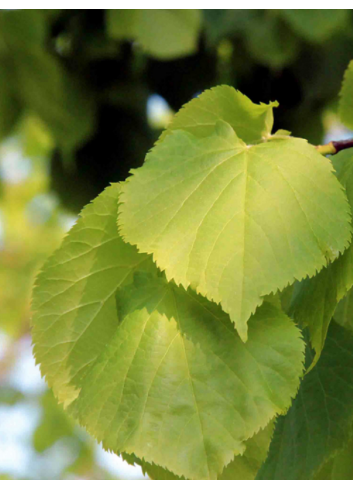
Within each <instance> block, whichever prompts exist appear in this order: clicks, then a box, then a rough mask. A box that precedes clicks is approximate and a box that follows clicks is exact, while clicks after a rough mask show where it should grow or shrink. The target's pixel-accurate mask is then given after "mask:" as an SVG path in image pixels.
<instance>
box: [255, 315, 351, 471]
mask: <svg viewBox="0 0 353 489" xmlns="http://www.w3.org/2000/svg"><path fill="white" fill-rule="evenodd" d="M352 352H353V336H352V334H351V333H350V332H348V331H347V330H345V329H343V328H342V327H340V326H338V325H337V324H335V323H333V324H331V326H330V329H329V332H328V335H327V340H326V344H325V348H324V350H323V352H322V354H321V357H320V360H319V361H318V363H317V365H316V366H315V368H313V369H312V370H311V371H310V372H309V373H308V374H307V375H305V377H304V379H303V381H302V383H301V386H300V389H299V392H298V395H297V397H296V399H295V400H294V402H293V404H292V406H291V407H290V409H289V411H288V413H287V414H286V415H285V416H283V417H280V418H279V420H278V421H277V424H276V428H275V432H274V436H273V439H272V442H271V445H270V450H269V455H268V458H267V460H266V462H265V463H264V465H263V466H262V468H261V469H260V472H259V475H258V478H259V479H262V480H268V479H276V480H277V479H281V480H283V479H284V480H306V479H311V478H313V477H314V476H315V474H316V472H317V471H318V470H319V469H320V468H321V467H322V465H323V464H324V463H325V462H326V461H327V460H328V459H329V458H330V457H332V456H334V455H335V453H336V452H337V450H339V449H341V448H343V447H344V446H345V444H346V443H347V442H348V440H349V438H350V436H351V427H352V422H353V377H352V369H353V353H352ZM308 360H309V362H310V361H311V362H312V354H311V352H310V351H308Z"/></svg>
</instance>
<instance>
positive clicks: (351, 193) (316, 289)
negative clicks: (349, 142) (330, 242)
mask: <svg viewBox="0 0 353 489" xmlns="http://www.w3.org/2000/svg"><path fill="white" fill-rule="evenodd" d="M332 162H333V164H334V167H335V169H336V171H337V178H338V179H339V181H340V182H341V184H342V185H343V186H344V188H345V190H346V193H347V197H348V201H349V204H350V206H351V208H352V206H353V150H346V151H342V152H341V153H339V154H338V155H336V156H333V157H332ZM352 286H353V245H352V244H351V245H350V246H349V248H348V249H347V250H346V251H345V252H344V253H343V254H342V255H340V256H339V258H338V259H337V260H335V261H334V262H333V263H331V264H329V265H328V266H327V268H324V269H323V270H321V272H320V273H318V274H317V275H316V276H315V277H313V278H310V279H306V280H304V281H303V282H302V283H301V284H299V285H298V287H297V290H296V295H295V296H294V300H293V303H292V305H291V308H290V314H291V315H293V316H294V319H295V320H296V321H297V322H299V323H301V324H302V325H303V326H307V327H308V328H309V333H310V342H311V345H312V347H313V348H314V349H315V351H316V357H315V360H314V364H315V363H316V362H317V360H318V359H319V356H320V353H321V351H322V349H323V347H324V344H325V339H326V335H327V330H328V327H329V324H330V321H331V318H332V316H333V315H334V312H335V309H336V307H337V304H338V303H339V301H340V300H341V299H342V298H343V297H344V296H345V295H346V294H347V292H348V291H349V290H350V288H351V287H352ZM344 307H347V306H344Z"/></svg>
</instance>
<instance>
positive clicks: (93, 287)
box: [32, 184, 154, 404]
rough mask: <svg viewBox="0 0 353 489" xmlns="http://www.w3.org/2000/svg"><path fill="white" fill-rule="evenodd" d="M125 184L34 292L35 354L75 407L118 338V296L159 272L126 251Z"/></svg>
mask: <svg viewBox="0 0 353 489" xmlns="http://www.w3.org/2000/svg"><path fill="white" fill-rule="evenodd" d="M119 189H120V186H119V185H117V184H116V185H113V186H112V187H109V188H107V189H106V190H105V191H104V192H103V193H102V194H101V195H100V196H99V197H97V199H95V201H94V203H92V204H89V205H88V206H87V207H86V208H85V209H84V210H83V212H82V215H81V217H80V218H79V220H78V222H77V224H76V225H75V226H74V227H73V228H72V229H71V231H70V233H69V234H68V236H67V237H66V238H65V240H64V242H63V244H62V246H61V247H60V248H59V250H57V251H56V252H55V253H54V254H53V255H52V256H51V257H50V258H49V260H48V261H47V262H46V264H45V265H44V267H43V270H42V271H41V273H40V275H39V276H38V278H37V281H36V287H35V289H34V293H33V304H32V309H33V311H34V314H33V330H32V336H33V342H34V355H35V357H36V359H37V362H40V364H41V371H42V373H43V375H45V377H46V380H47V382H48V384H49V386H50V387H52V388H53V390H54V393H55V395H56V397H58V399H59V400H60V401H61V402H64V403H65V404H69V403H70V402H71V401H72V399H74V398H75V397H76V396H77V394H78V390H77V389H76V387H75V385H76V384H75V383H76V382H78V383H79V381H80V379H82V378H83V377H84V375H85V374H86V372H87V370H88V369H89V367H90V365H91V363H92V362H94V361H95V359H96V358H97V356H98V355H99V354H100V352H101V351H102V350H103V349H104V348H105V345H106V343H107V342H108V341H109V339H110V338H111V336H112V335H113V334H114V333H115V330H116V328H117V325H118V317H117V312H116V306H115V291H116V289H117V287H118V286H120V285H123V284H126V283H128V282H129V281H130V280H132V275H133V271H134V269H135V268H136V267H139V269H141V267H142V269H143V267H144V266H146V269H147V270H148V267H149V266H150V267H153V268H154V266H153V264H152V261H151V260H150V258H149V257H147V256H146V255H141V254H137V253H136V250H135V249H134V248H133V247H132V246H126V244H125V243H123V242H122V240H121V239H120V237H119V235H118V233H117V230H116V215H117V205H118V204H117V202H118V195H119V192H120V190H119Z"/></svg>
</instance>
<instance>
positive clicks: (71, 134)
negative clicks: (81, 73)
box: [14, 48, 94, 149]
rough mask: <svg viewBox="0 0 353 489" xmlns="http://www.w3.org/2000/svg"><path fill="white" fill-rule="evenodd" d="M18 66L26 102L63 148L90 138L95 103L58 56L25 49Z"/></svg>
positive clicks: (19, 78) (17, 60)
mask: <svg viewBox="0 0 353 489" xmlns="http://www.w3.org/2000/svg"><path fill="white" fill-rule="evenodd" d="M14 65H15V70H16V73H17V84H18V85H17V88H18V92H19V96H20V98H21V100H22V102H23V103H24V104H26V106H27V107H28V108H29V109H30V110H32V111H34V112H35V113H37V114H38V115H39V116H40V118H41V119H42V120H43V121H44V122H45V123H46V124H47V125H48V127H49V129H50V130H51V131H52V133H53V136H54V138H55V140H56V142H57V143H59V144H60V146H61V147H62V148H64V149H72V148H74V147H76V146H77V145H78V143H80V142H81V141H83V140H85V139H86V138H88V136H89V135H90V134H91V132H92V130H93V128H94V105H93V103H92V101H91V99H90V97H89V95H88V94H87V93H86V91H85V90H84V89H83V87H79V86H78V84H77V82H76V80H75V79H74V78H73V77H69V76H68V75H67V73H66V72H65V71H64V70H63V69H62V68H61V66H60V65H59V64H58V63H57V62H56V60H55V59H54V58H52V57H51V56H49V55H48V54H47V53H45V52H42V51H41V50H39V49H34V48H33V49H31V50H24V49H22V50H19V51H18V52H16V54H15V58H14ZM43 73H45V76H43Z"/></svg>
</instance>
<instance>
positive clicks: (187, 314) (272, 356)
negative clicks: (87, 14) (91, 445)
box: [33, 185, 304, 478]
mask: <svg viewBox="0 0 353 489" xmlns="http://www.w3.org/2000/svg"><path fill="white" fill-rule="evenodd" d="M118 195H119V186H118V185H115V186H113V187H110V188H109V189H107V190H106V191H105V192H103V193H102V194H101V195H100V196H99V197H98V198H97V199H96V200H95V201H94V203H92V204H90V205H89V206H87V208H86V209H85V210H84V212H83V214H82V217H81V218H80V219H79V221H78V223H77V224H76V226H75V227H74V228H73V229H72V230H71V231H70V233H69V235H68V236H67V238H66V239H65V241H64V243H63V245H62V247H61V248H60V249H59V251H58V252H56V253H55V254H54V255H53V257H52V258H50V259H49V261H48V262H47V264H46V265H45V266H44V269H43V271H42V272H41V274H40V275H39V277H38V280H37V286H36V288H35V290H34V300H33V309H34V311H35V312H34V318H33V323H34V327H33V340H34V354H35V357H36V360H37V362H38V363H40V366H41V371H42V374H43V375H45V376H46V379H47V381H48V383H49V385H50V386H52V387H53V388H54V392H55V394H56V396H57V397H59V399H60V401H62V402H64V403H65V405H66V407H68V409H69V412H70V413H71V414H72V415H73V416H74V417H75V418H76V419H77V420H78V421H79V422H80V423H81V424H83V425H84V426H86V427H87V429H88V431H89V432H90V433H91V434H93V435H94V436H95V437H96V438H98V439H99V440H102V441H103V444H104V446H105V447H106V448H107V449H111V450H114V451H116V452H127V453H134V454H136V456H137V457H139V458H144V459H145V461H147V462H149V463H152V462H153V463H155V464H158V465H160V466H162V467H165V466H166V467H168V469H170V470H171V471H172V472H174V473H176V474H177V475H180V476H182V475H184V476H185V477H188V478H216V477H217V475H218V474H219V473H221V472H222V469H223V467H224V466H225V465H227V464H228V463H229V462H231V460H232V459H233V457H234V455H236V454H240V453H242V452H243V450H244V448H245V446H244V444H243V442H244V441H245V440H246V439H248V438H249V437H251V436H252V435H253V434H254V433H255V432H257V431H258V430H259V429H260V428H262V427H265V426H266V425H267V423H268V422H269V421H270V420H271V419H272V418H273V416H274V415H275V414H276V413H279V412H284V411H285V410H286V409H287V407H288V406H289V404H290V402H291V398H292V397H293V396H294V395H295V393H296V390H297V388H298V385H299V377H300V375H301V373H302V367H303V365H302V362H303V346H304V344H303V341H302V339H301V337H300V332H299V330H298V329H297V328H296V326H295V325H294V324H293V322H292V321H291V320H290V319H289V318H288V317H287V316H286V315H285V314H284V313H283V312H282V311H280V310H279V309H278V308H277V307H276V306H275V305H274V304H272V303H269V302H265V303H264V304H263V306H262V307H261V308H260V309H259V310H258V311H257V314H256V315H255V316H253V317H252V318H251V320H250V331H249V341H248V342H247V343H246V344H244V343H243V342H242V341H241V340H240V338H239V336H238V335H237V334H236V332H235V330H234V328H233V325H232V323H231V322H230V320H229V317H228V316H227V315H226V314H225V313H224V312H223V311H222V310H221V308H220V307H219V306H217V305H216V304H214V303H211V302H208V301H207V300H206V299H205V298H204V297H202V296H198V295H197V294H196V293H195V292H192V291H185V290H184V289H183V288H182V287H177V286H176V285H175V284H173V283H168V282H167V281H166V280H165V278H164V277H159V276H158V275H160V272H158V270H157V269H156V267H155V266H154V265H153V263H152V261H151V259H150V258H149V257H146V255H141V254H138V253H137V251H136V249H135V248H134V247H132V246H131V245H129V244H126V243H124V242H123V241H122V239H121V238H120V237H119V234H118V230H117V227H116V213H117V199H118ZM136 269H138V271H139V272H138V273H137V272H136V273H135V275H134V282H133V283H132V284H131V285H127V284H128V283H129V282H131V276H132V273H133V272H134V270H136ZM151 269H152V271H153V275H151V273H147V272H148V270H151ZM119 286H121V287H119ZM118 287H119V288H118ZM117 288H118V293H117V298H116V305H115V303H114V295H115V293H116V290H117ZM118 318H119V319H120V322H119V321H118ZM185 447H186V448H185Z"/></svg>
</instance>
